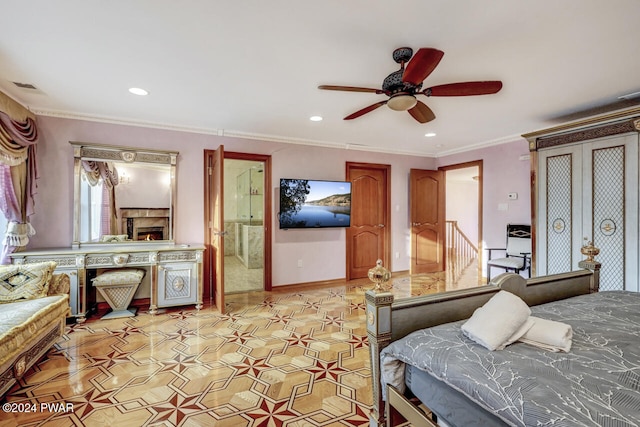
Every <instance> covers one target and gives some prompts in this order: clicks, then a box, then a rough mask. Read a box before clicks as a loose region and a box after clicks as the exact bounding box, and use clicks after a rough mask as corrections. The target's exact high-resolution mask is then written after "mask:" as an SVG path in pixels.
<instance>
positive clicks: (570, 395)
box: [380, 291, 640, 427]
mask: <svg viewBox="0 0 640 427" xmlns="http://www.w3.org/2000/svg"><path fill="white" fill-rule="evenodd" d="M531 309H532V315H533V316H537V317H541V318H546V319H550V320H557V321H561V322H565V323H568V324H570V325H571V326H572V328H573V345H572V347H571V351H570V352H569V353H552V352H548V351H544V350H540V349H538V348H535V347H532V346H529V345H527V344H523V343H516V344H512V345H510V346H508V347H507V348H506V349H505V350H502V351H493V352H492V351H489V350H486V349H485V348H484V347H482V346H480V345H479V344H476V343H475V342H473V341H471V340H470V339H468V338H466V337H465V336H464V335H463V334H462V332H461V331H460V326H461V325H462V323H464V321H461V322H454V323H448V324H444V325H439V326H436V327H433V328H429V329H424V330H421V331H417V332H414V333H412V334H410V335H408V336H407V337H405V338H403V339H401V340H398V341H396V342H394V343H392V344H391V345H390V346H388V347H386V348H385V349H384V350H383V351H382V353H381V355H380V358H381V364H382V368H381V370H382V383H383V388H384V384H385V383H389V384H392V385H394V386H396V387H398V388H400V389H401V390H402V389H404V379H403V377H402V376H403V372H404V363H409V364H411V365H415V366H416V367H418V368H420V369H421V370H424V371H426V372H428V373H429V374H431V375H433V376H434V377H436V378H438V379H440V380H441V381H443V382H445V383H446V384H448V385H449V386H451V387H453V388H454V389H456V390H458V391H460V392H462V393H463V394H465V395H466V396H467V397H469V398H470V399H471V400H472V401H474V402H476V403H477V404H478V405H480V406H482V407H483V408H484V409H486V410H488V411H490V412H492V413H495V414H497V416H498V417H500V418H501V419H503V420H504V421H505V422H507V423H508V424H510V425H514V426H554V427H558V426H611V427H614V426H615V427H622V426H638V427H640V294H638V293H632V292H625V291H608V292H600V293H595V294H589V295H582V296H579V297H574V298H569V299H566V300H562V301H556V302H553V303H549V304H544V305H540V306H536V307H532V308H531ZM427 406H428V405H427Z"/></svg>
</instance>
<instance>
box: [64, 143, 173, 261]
mask: <svg viewBox="0 0 640 427" xmlns="http://www.w3.org/2000/svg"><path fill="white" fill-rule="evenodd" d="M70 144H71V145H72V146H73V149H74V226H73V243H72V246H73V247H75V248H78V247H80V246H86V245H113V244H149V243H162V244H168V243H171V244H172V243H173V236H174V230H173V224H174V206H175V200H176V160H177V156H178V152H175V151H159V150H150V149H137V148H129V147H117V146H108V145H98V144H89V143H82V142H70Z"/></svg>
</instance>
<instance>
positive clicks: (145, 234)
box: [120, 208, 169, 240]
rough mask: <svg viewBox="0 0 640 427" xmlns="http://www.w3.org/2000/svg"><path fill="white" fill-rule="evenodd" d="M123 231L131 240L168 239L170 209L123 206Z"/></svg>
mask: <svg viewBox="0 0 640 427" xmlns="http://www.w3.org/2000/svg"><path fill="white" fill-rule="evenodd" d="M120 218H121V221H122V232H123V234H124V233H126V234H127V236H128V237H129V239H131V240H168V239H169V209H164V208H121V209H120Z"/></svg>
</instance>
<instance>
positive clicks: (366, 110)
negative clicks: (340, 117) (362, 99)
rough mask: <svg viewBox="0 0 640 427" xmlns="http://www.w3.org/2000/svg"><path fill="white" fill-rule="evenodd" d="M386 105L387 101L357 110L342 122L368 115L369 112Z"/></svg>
mask: <svg viewBox="0 0 640 427" xmlns="http://www.w3.org/2000/svg"><path fill="white" fill-rule="evenodd" d="M386 103H387V100H384V101H380V102H376V103H375V104H373V105H369V106H368V107H365V108H363V109H362V110H358V111H356V112H355V113H353V114H349V115H348V116H347V117H345V118H344V120H353V119H357V118H358V117H360V116H362V115H365V114H367V113H370V112H371V111H373V110H375V109H376V108H379V107H382V106H383V105H384V104H386Z"/></svg>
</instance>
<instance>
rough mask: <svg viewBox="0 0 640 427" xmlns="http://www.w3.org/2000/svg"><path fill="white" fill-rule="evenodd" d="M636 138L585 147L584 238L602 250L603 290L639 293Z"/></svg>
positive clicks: (600, 258) (622, 137)
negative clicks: (587, 172)
mask: <svg viewBox="0 0 640 427" xmlns="http://www.w3.org/2000/svg"><path fill="white" fill-rule="evenodd" d="M637 141H638V139H637V135H635V134H634V135H627V136H620V137H616V138H608V139H604V140H599V141H595V142H593V143H590V144H585V146H584V149H585V152H584V156H583V162H584V169H585V170H587V171H590V172H591V173H590V175H589V176H586V177H585V179H584V183H583V185H584V192H583V194H584V196H583V198H584V203H583V204H584V216H583V220H584V223H583V229H584V234H585V237H588V238H589V239H590V240H593V244H594V245H595V246H596V247H598V248H600V255H598V257H597V259H598V261H600V262H601V263H602V270H601V271H600V290H603V291H608V290H621V289H629V290H636V291H637V282H638V279H637V256H638V248H637V241H638V238H637V236H638V187H637V182H638V144H637Z"/></svg>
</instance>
